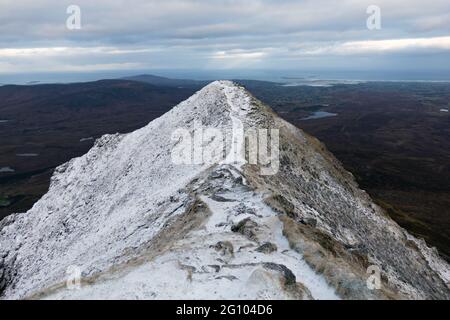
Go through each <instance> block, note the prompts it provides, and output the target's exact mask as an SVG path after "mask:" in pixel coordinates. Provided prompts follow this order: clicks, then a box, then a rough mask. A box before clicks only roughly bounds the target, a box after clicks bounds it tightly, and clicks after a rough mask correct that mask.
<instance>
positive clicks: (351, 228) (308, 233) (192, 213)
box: [0, 81, 450, 299]
mask: <svg viewBox="0 0 450 320" xmlns="http://www.w3.org/2000/svg"><path fill="white" fill-rule="evenodd" d="M196 123H200V124H202V125H203V126H206V127H212V128H220V129H223V130H229V132H232V134H231V136H230V137H226V141H227V143H228V144H229V148H228V149H227V150H231V151H229V153H228V154H226V155H225V157H224V160H223V161H218V162H217V163H216V164H211V163H207V164H202V163H199V164H195V163H197V162H195V161H194V162H191V161H186V164H176V163H174V161H172V160H173V158H172V151H173V150H174V149H177V150H181V151H186V150H187V149H190V148H191V147H192V146H191V145H189V144H184V142H183V141H181V140H180V139H174V137H173V133H174V132H175V131H176V130H177V129H178V128H184V129H187V130H188V131H189V133H190V134H192V135H194V132H195V126H196ZM248 127H250V128H259V127H262V128H266V129H269V128H272V127H275V128H277V129H280V132H281V135H280V141H281V146H280V165H281V167H280V172H279V173H277V174H276V175H274V176H261V175H260V169H261V168H260V167H261V166H260V165H249V164H246V163H245V159H244V158H243V153H244V151H245V150H246V147H245V144H244V140H243V139H242V138H241V136H240V134H239V133H240V132H241V131H242V130H243V129H244V128H248ZM203 146H204V147H208V148H210V149H213V150H214V149H220V148H221V144H220V141H217V139H215V138H212V139H209V140H206V141H204V142H203ZM219 154H220V152H219ZM191 163H194V164H191ZM370 264H379V265H380V266H381V268H382V269H383V270H385V273H384V274H383V276H384V278H383V279H384V280H383V287H382V289H380V290H379V291H373V292H372V291H370V290H369V289H368V288H367V287H366V278H367V274H366V268H367V267H368V266H369V265H370ZM73 266H76V267H78V268H79V269H80V270H81V271H82V286H81V289H80V290H69V289H68V288H66V284H65V283H66V279H67V273H66V271H67V270H68V268H70V267H73ZM448 270H449V268H448V265H447V264H446V263H445V262H444V261H442V260H441V259H440V258H439V257H438V255H437V254H436V253H435V252H434V251H433V250H430V249H429V248H427V247H426V245H425V244H424V243H422V242H420V241H418V240H416V239H414V238H410V236H409V235H408V236H406V233H405V232H404V230H402V229H401V228H399V227H398V226H397V225H396V224H395V223H393V222H392V221H391V220H390V219H389V218H387V217H386V216H385V215H384V214H383V212H382V211H381V210H380V209H379V208H377V207H376V206H375V205H374V204H373V203H372V202H371V200H370V198H368V197H367V195H366V194H365V193H364V192H362V191H361V190H359V189H358V188H357V185H356V183H355V182H354V181H353V180H352V178H351V175H350V174H349V173H347V172H345V171H344V170H343V169H342V167H341V166H340V164H339V163H338V162H337V161H336V160H335V159H334V158H333V157H332V156H331V155H329V154H328V153H327V152H326V151H325V150H324V148H323V147H322V146H321V145H320V144H319V143H318V142H316V141H315V140H314V139H312V138H310V137H308V136H307V135H305V134H304V133H303V132H301V130H299V129H297V128H294V127H293V126H291V125H289V124H287V123H285V122H284V121H282V120H281V119H279V118H278V117H276V115H274V114H273V113H272V112H271V110H270V109H268V108H267V107H265V106H263V105H262V104H261V103H260V102H259V101H257V100H256V99H254V98H253V97H252V96H251V95H250V94H248V93H247V91H245V90H244V89H243V88H242V87H239V86H237V85H235V84H234V83H232V82H229V81H219V82H214V83H212V84H210V85H208V86H206V87H205V88H204V89H202V90H201V91H199V92H198V93H196V94H195V95H194V96H192V97H191V98H189V99H188V100H186V101H184V102H182V103H181V104H179V105H178V106H176V107H175V108H173V109H172V110H171V111H170V112H168V113H166V114H165V115H163V116H162V117H161V118H158V119H156V120H154V121H152V122H151V123H150V124H149V125H147V126H146V127H144V128H142V129H140V130H137V131H135V132H132V133H130V134H126V135H118V134H117V135H107V136H104V137H102V138H100V139H99V140H97V141H96V143H95V146H94V147H93V148H92V149H91V150H90V151H89V152H88V153H87V154H86V155H84V156H82V157H80V158H76V159H72V160H71V161H70V162H69V163H67V164H64V165H62V166H60V167H59V168H57V170H56V171H55V174H54V176H53V178H52V182H51V186H50V190H49V192H48V193H47V194H46V195H45V196H44V197H43V198H42V199H41V200H40V201H39V202H37V203H36V204H35V206H34V207H33V208H32V209H31V210H30V211H28V212H27V213H23V214H17V215H13V216H10V217H8V218H6V219H5V220H3V221H2V222H0V287H4V290H3V293H2V298H5V299H16V298H47V299H53V298H58V299H64V298H65V299H73V298H81V299H91V298H92V299H101V298H107V299H113V298H124V299H135V298H142V299H167V298H168V299H175V298H192V299H210V298H216V299H229V298H233V299H241V298H242V299H252V298H276V299H338V298H394V299H395V298H416V299H417V298H448V297H449V296H450V294H449V291H448V281H449V279H448V274H449V272H448ZM383 272H384V271H383ZM386 279H387V281H386ZM0 289H1V288H0Z"/></svg>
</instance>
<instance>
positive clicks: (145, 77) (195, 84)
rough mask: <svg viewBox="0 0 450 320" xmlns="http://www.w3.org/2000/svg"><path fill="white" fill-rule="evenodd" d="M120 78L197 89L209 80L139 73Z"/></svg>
mask: <svg viewBox="0 0 450 320" xmlns="http://www.w3.org/2000/svg"><path fill="white" fill-rule="evenodd" d="M122 79H124V80H133V81H140V82H146V83H150V84H153V85H158V86H168V87H186V88H198V89H200V88H201V87H203V86H205V85H207V84H208V83H210V82H211V80H191V79H171V78H165V77H160V76H155V75H151V74H141V75H137V76H131V77H125V78H122Z"/></svg>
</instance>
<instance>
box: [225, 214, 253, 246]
mask: <svg viewBox="0 0 450 320" xmlns="http://www.w3.org/2000/svg"><path fill="white" fill-rule="evenodd" d="M257 226H258V224H257V223H256V222H254V221H253V220H252V219H250V218H245V219H244V220H241V221H240V222H239V223H237V224H235V225H233V226H232V227H231V231H233V232H238V233H240V234H242V235H244V236H246V237H247V238H248V239H250V240H252V241H257V237H256V232H255V229H256V228H257Z"/></svg>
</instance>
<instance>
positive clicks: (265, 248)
mask: <svg viewBox="0 0 450 320" xmlns="http://www.w3.org/2000/svg"><path fill="white" fill-rule="evenodd" d="M256 251H258V252H262V253H272V252H274V251H277V246H276V244H274V243H271V242H264V243H263V244H262V245H260V246H259V247H258V248H256Z"/></svg>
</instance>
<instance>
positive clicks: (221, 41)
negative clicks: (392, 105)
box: [0, 0, 450, 74]
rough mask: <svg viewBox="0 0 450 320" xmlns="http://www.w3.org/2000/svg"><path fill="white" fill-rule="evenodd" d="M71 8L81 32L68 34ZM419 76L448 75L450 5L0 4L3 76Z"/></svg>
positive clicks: (349, 0) (1, 0)
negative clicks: (377, 21) (371, 21)
mask: <svg viewBox="0 0 450 320" xmlns="http://www.w3.org/2000/svg"><path fill="white" fill-rule="evenodd" d="M71 4H76V5H78V6H79V7H80V8H81V29H80V30H69V29H67V27H66V19H67V18H68V16H69V15H68V14H67V13H66V9H67V7H68V6H69V5H71ZM369 5H377V6H378V7H380V9H381V26H382V28H381V29H380V30H368V29H367V27H366V20H367V18H368V14H367V13H366V9H367V7H368V6H369ZM418 66H420V68H423V69H424V70H425V69H427V68H429V69H438V68H439V69H441V70H442V69H444V70H450V6H449V4H448V0H433V1H428V2H424V1H422V0H420V1H419V0H409V1H404V0H396V1H387V0H376V1H373V0H372V1H365V0H341V1H324V0H314V1H312V0H311V1H308V0H306V1H300V0H285V1H274V0H273V1H270V0H268V1H263V0H240V1H238V0H204V1H200V0H165V1H148V0H145V1H144V0H132V1H125V0H100V1H87V0H75V1H74V0H71V1H65V0H62V1H49V0H21V1H12V0H0V73H2V74H8V73H21V72H44V71H45V72H49V71H55V72H56V71H69V72H71V71H98V70H139V69H152V68H160V69H161V68H199V69H242V68H249V69H299V70H301V69H314V68H348V69H367V70H370V69H377V68H380V67H381V68H399V69H401V70H407V69H408V68H417V67H418Z"/></svg>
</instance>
